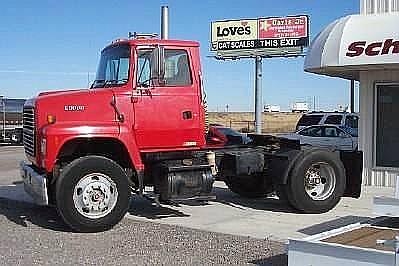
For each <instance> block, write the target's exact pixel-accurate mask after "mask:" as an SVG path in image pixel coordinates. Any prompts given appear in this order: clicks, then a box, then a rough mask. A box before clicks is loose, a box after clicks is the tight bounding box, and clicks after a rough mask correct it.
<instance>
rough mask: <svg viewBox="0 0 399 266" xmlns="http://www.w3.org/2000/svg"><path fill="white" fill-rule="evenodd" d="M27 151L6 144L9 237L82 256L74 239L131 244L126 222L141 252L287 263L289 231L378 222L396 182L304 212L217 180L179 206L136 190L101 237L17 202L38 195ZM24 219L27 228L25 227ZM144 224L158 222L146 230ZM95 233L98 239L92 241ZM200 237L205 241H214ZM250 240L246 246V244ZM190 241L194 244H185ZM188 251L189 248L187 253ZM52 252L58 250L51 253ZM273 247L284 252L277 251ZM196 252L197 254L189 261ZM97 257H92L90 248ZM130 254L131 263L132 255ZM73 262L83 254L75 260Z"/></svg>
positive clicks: (2, 192)
mask: <svg viewBox="0 0 399 266" xmlns="http://www.w3.org/2000/svg"><path fill="white" fill-rule="evenodd" d="M23 158H24V156H23V152H22V149H21V148H14V147H0V198H7V199H9V200H3V201H2V204H0V212H1V213H0V228H1V229H0V231H1V230H11V231H10V233H6V234H5V235H9V237H10V238H12V239H15V241H17V243H16V244H15V247H17V246H18V245H21V246H25V243H24V238H26V239H29V240H30V241H33V242H32V243H34V244H36V245H39V246H38V247H37V248H40V246H41V245H44V243H43V242H41V239H42V237H43V239H46V241H50V242H53V241H56V242H55V243H59V244H60V245H64V244H65V247H66V250H68V251H70V252H71V254H74V256H78V257H79V256H80V255H79V253H77V252H78V251H77V249H75V245H78V246H79V248H81V246H82V245H83V246H85V247H86V246H87V247H88V249H89V250H90V248H93V249H94V250H96V249H98V250H99V252H100V251H101V250H102V251H103V252H105V251H106V250H107V248H109V246H107V245H105V247H104V246H103V245H104V244H102V243H103V241H105V240H101V239H105V238H109V239H111V240H112V241H115V242H114V243H117V242H121V245H122V246H124V245H125V244H126V245H128V243H127V242H125V239H124V237H123V231H124V229H127V231H128V232H127V236H131V235H130V234H131V233H130V232H131V231H133V232H136V233H137V234H138V235H137V236H138V237H137V241H136V240H134V239H135V238H134V237H133V236H131V237H132V238H131V239H129V238H127V239H129V241H128V242H132V243H131V244H130V245H131V246H132V248H138V249H139V250H138V251H137V252H144V250H145V248H143V246H141V245H142V243H149V242H153V245H158V244H157V243H163V244H162V245H158V248H159V249H160V250H158V251H154V254H159V256H161V255H160V254H162V256H166V257H165V259H168V258H170V259H173V258H174V257H176V258H179V259H181V260H182V263H183V262H187V263H190V264H192V263H195V264H197V263H198V260H203V261H204V263H208V262H209V263H216V262H218V263H221V262H222V261H216V260H218V259H221V260H225V259H226V261H224V262H226V263H233V264H235V263H238V264H242V263H247V262H256V263H259V264H261V263H262V262H264V263H265V264H266V265H267V264H268V263H270V256H271V258H272V259H273V260H275V261H273V265H278V263H283V264H284V263H286V262H285V261H286V257H285V255H282V254H281V253H282V252H283V247H282V246H281V244H278V243H277V242H275V241H278V242H279V243H284V242H286V241H287V239H288V238H302V237H305V236H308V235H312V234H317V233H320V232H323V231H326V230H331V229H334V228H338V227H341V226H344V225H348V224H352V223H355V222H363V223H366V222H373V221H375V218H376V217H375V215H373V213H372V198H373V196H374V195H392V194H393V189H392V188H375V187H364V188H363V193H362V197H361V198H360V199H346V198H345V199H343V200H342V201H341V202H340V203H339V204H338V206H337V207H336V208H335V209H334V210H332V211H330V212H328V213H325V214H312V215H309V214H299V213H297V212H296V211H295V210H293V209H291V208H290V207H289V206H287V205H286V204H283V203H281V202H279V201H278V200H276V199H273V198H267V199H257V200H253V199H252V200H250V199H243V198H241V197H238V196H237V195H235V194H234V193H232V192H230V191H229V190H228V189H227V188H226V187H225V186H224V184H223V183H222V182H217V183H216V186H215V189H214V193H215V195H216V196H217V198H216V200H215V201H211V202H209V203H206V204H198V203H193V202H192V203H189V204H186V205H179V206H169V205H162V206H161V207H156V206H155V204H154V203H153V202H151V201H149V200H146V199H143V198H139V197H136V196H135V197H133V199H132V203H131V208H130V210H129V212H128V214H127V215H126V217H125V219H124V220H123V222H122V224H121V225H120V226H118V227H117V228H116V229H114V230H111V231H110V232H106V233H102V234H95V236H92V235H79V234H71V233H65V232H61V233H60V232H57V231H59V230H58V229H57V228H58V227H60V226H61V227H62V226H63V223H62V221H60V220H59V218H58V216H57V215H56V213H55V212H54V210H52V209H49V208H38V207H34V206H32V205H30V204H26V203H17V202H18V201H25V202H29V201H30V200H31V199H30V198H29V196H27V195H26V194H25V193H24V191H23V188H22V185H21V184H20V178H19V176H18V175H19V172H18V169H17V163H18V161H19V160H21V159H23ZM9 205H10V206H14V205H16V206H15V207H9V208H8V207H7V206H9ZM1 214H3V216H1ZM43 216H44V217H46V216H49V217H51V219H50V220H54V223H49V222H47V220H46V219H45V218H43ZM18 217H22V218H18ZM24 217H25V218H24ZM43 219H44V220H43ZM377 220H378V218H377ZM25 223H26V227H25V226H24V224H25ZM176 226H178V227H176ZM179 226H181V227H179ZM21 227H22V228H21ZM141 227H143V228H152V229H145V230H144V231H141ZM121 228H124V229H121ZM154 228H156V231H157V233H155V232H153V231H154ZM189 228H191V229H189ZM21 229H22V232H24V230H27V232H26V233H24V234H26V235H24V238H20V237H19V235H20V234H21V232H20V231H21ZM63 230H65V228H64V229H63ZM63 230H61V231H63ZM197 230H200V231H197ZM158 231H159V232H158ZM3 232H4V231H3ZM29 232H33V233H32V237H29V234H30V233H29ZM112 232H113V233H112ZM220 233H225V234H228V235H225V234H220ZM36 234H37V235H36ZM2 235H3V234H2ZM175 235H176V237H177V238H179V237H180V236H181V235H182V239H184V241H181V240H180V239H179V240H176V241H175V242H172V243H173V245H178V246H179V247H180V248H181V249H182V250H181V252H179V250H178V249H171V246H169V245H168V243H164V242H163V241H164V240H165V239H170V238H172V239H175ZM232 235H234V237H233V236H232ZM2 237H4V236H2ZM70 237H72V240H70V239H69V238H70ZM231 238H234V239H236V240H234V244H231V245H232V246H231V245H230V242H231V241H232V240H231ZM88 239H90V241H92V243H89V242H88V241H89V240H88ZM114 239H115V240H114ZM201 239H202V240H201ZM204 239H205V240H204ZM209 239H214V241H216V242H207V241H210V240H209ZM265 239H266V240H265ZM0 240H1V241H0V243H2V244H1V245H5V244H7V247H8V246H9V243H7V242H6V241H5V240H2V238H1V237H0ZM4 241H5V242H4ZM18 241H20V242H18ZM57 241H58V242H57ZM69 241H72V242H69ZM79 241H81V243H82V245H80V244H77V243H79ZM126 241H127V240H126ZM160 241H161V242H160ZM196 241H197V242H198V241H199V242H198V245H199V246H198V248H199V251H200V255H198V256H194V253H195V250H196V248H195V247H194V246H195V245H194V244H192V242H194V243H196ZM201 241H205V243H207V244H204V243H202V242H201ZM212 241H213V240H212ZM241 241H243V242H241ZM28 242H29V241H28ZM62 243H64V244H62ZM93 243H94V244H93ZM122 243H125V244H122ZM32 245H33V244H32ZM146 245H147V244H146ZM193 245H194V246H193ZM245 245H246V246H245ZM11 246H12V245H11ZM243 246H245V248H242V247H243ZM112 247H113V246H112ZM186 247H187V248H188V250H186ZM270 247H271V250H272V252H271V253H270V250H269V249H270ZM85 249H86V248H85ZM231 249H236V252H235V253H234V252H233V253H234V254H231V253H229V252H230V251H231ZM50 250H51V249H50ZM165 250H166V251H168V250H169V251H170V252H171V253H170V256H171V257H168V255H164V253H165V254H166V253H167V252H166V251H165ZM54 251H55V254H60V256H61V257H62V254H63V253H62V252H64V251H62V250H61V249H59V248H58V249H57V248H55V250H54ZM14 252H16V251H14ZM35 252H38V250H35ZM110 252H116V253H118V252H122V253H121V254H127V255H126V256H127V257H126V258H128V254H129V252H126V253H123V252H124V251H122V249H121V250H119V251H114V250H112V251H110ZM135 252H136V251H135ZM185 252H188V253H187V254H186V253H185ZM190 252H191V253H190ZM212 253H214V257H213V259H215V260H212V258H208V257H209V256H210V255H205V254H212ZM0 254H13V252H11V251H10V252H9V253H6V252H1V250H0ZM15 254H17V253H15ZM49 254H50V256H52V253H51V252H50V253H49ZM93 254H94V255H93V256H97V255H95V254H100V253H96V252H94V253H93ZM134 254H137V253H134ZM188 254H189V255H188ZM250 254H252V255H253V256H252V255H250ZM274 254H277V255H276V256H274ZM154 256H155V257H154V262H157V260H158V259H160V258H158V257H157V255H154ZM187 256H188V257H187ZM193 256H194V257H193ZM273 256H274V257H273ZM142 257H143V256H142ZM191 257H192V258H193V260H191V261H190V260H189V259H190V258H191ZM8 258H10V257H8ZM90 258H92V257H91V255H90ZM100 258H101V261H102V262H107V257H106V256H105V257H101V256H100ZM228 258H231V260H228ZM142 259H143V260H138V261H140V262H143V263H145V262H148V261H145V259H146V258H145V256H144V257H143V258H142ZM126 260H127V261H129V262H131V260H129V259H126ZM0 261H2V260H0ZM117 261H118V263H119V262H121V261H120V260H117ZM57 262H62V260H57ZM67 262H68V263H72V262H82V261H76V260H75V261H67ZM90 262H91V260H90Z"/></svg>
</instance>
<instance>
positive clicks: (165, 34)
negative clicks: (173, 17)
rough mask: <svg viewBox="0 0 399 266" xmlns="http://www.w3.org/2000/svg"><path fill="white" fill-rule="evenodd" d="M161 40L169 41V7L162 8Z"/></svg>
mask: <svg viewBox="0 0 399 266" xmlns="http://www.w3.org/2000/svg"><path fill="white" fill-rule="evenodd" d="M161 39H164V40H167V39H169V7H168V6H162V7H161Z"/></svg>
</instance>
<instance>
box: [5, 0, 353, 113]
mask: <svg viewBox="0 0 399 266" xmlns="http://www.w3.org/2000/svg"><path fill="white" fill-rule="evenodd" d="M165 4H167V5H169V8H170V11H169V12H170V38H173V39H187V40H197V41H199V42H200V44H201V55H202V57H201V60H202V66H203V71H204V76H205V86H206V91H207V94H208V102H209V107H210V110H211V111H216V110H219V111H222V110H224V106H225V105H226V104H228V105H229V106H230V110H232V111H249V110H253V106H254V104H253V102H254V99H253V98H254V95H253V87H254V78H253V77H254V62H253V60H248V59H246V60H240V61H217V60H215V59H213V58H210V57H207V56H209V55H210V52H209V50H208V47H209V35H210V33H209V28H210V22H211V21H214V20H223V19H238V18H257V17H267V16H286V15H297V14H308V15H310V20H311V26H310V29H311V39H312V38H313V37H315V36H316V34H317V33H318V32H319V31H321V30H322V29H323V27H325V26H326V25H328V24H329V23H330V22H332V21H333V20H335V19H337V18H339V17H342V16H345V15H348V14H354V13H358V10H359V1H358V0H349V1H315V0H301V1H294V0H279V1H275V0H274V1H269V0H246V1H235V0H230V1H228V0H218V1H210V0H202V1H192V0H171V1H152V0H147V1H133V0H118V1H114V0H107V1H104V0H97V1H74V0H69V1H66V0H58V1H55V0H36V1H33V0H2V4H1V9H2V11H1V16H0V59H1V60H0V95H6V96H7V97H10V98H28V97H32V96H34V95H36V94H37V93H38V92H40V91H48V90H56V89H64V88H83V87H87V83H88V82H87V80H88V76H87V73H88V72H89V73H91V74H90V79H94V74H93V73H95V71H96V65H97V62H98V56H99V53H100V51H101V49H102V48H103V47H104V46H105V45H107V44H108V43H110V42H111V41H112V40H113V39H116V38H118V37H127V33H128V32H129V31H138V32H146V33H147V32H159V21H160V18H159V17H160V15H159V14H160V6H161V5H165ZM303 61H304V59H303V58H297V59H293V58H291V59H268V60H264V61H263V62H264V63H263V80H262V85H263V86H262V89H263V102H264V103H265V104H266V103H268V104H277V105H280V106H281V108H282V109H283V110H288V108H289V106H290V104H291V103H292V102H295V101H309V100H311V101H313V97H316V102H317V106H319V107H320V108H322V109H325V110H331V109H334V108H336V106H337V105H338V104H344V105H347V104H348V102H349V81H346V80H342V79H337V78H329V77H323V76H317V75H313V74H308V73H305V72H304V71H303Z"/></svg>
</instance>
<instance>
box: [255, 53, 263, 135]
mask: <svg viewBox="0 0 399 266" xmlns="http://www.w3.org/2000/svg"><path fill="white" fill-rule="evenodd" d="M262 102H263V101H262V57H260V56H257V57H256V58H255V133H256V134H262Z"/></svg>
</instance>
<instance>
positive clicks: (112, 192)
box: [56, 156, 130, 232]
mask: <svg viewBox="0 0 399 266" xmlns="http://www.w3.org/2000/svg"><path fill="white" fill-rule="evenodd" d="M129 201H130V187H129V183H128V180H127V176H126V174H125V173H124V171H123V169H122V168H121V167H120V166H119V165H118V164H116V163H115V162H114V161H112V160H110V159H108V158H105V157H100V156H86V157H82V158H79V159H76V160H74V161H73V162H71V163H70V164H69V165H68V166H67V167H65V168H64V169H63V171H62V174H61V175H60V177H59V178H58V180H57V183H56V205H57V209H58V212H59V213H60V215H61V217H62V218H63V219H64V221H65V222H66V223H67V224H68V225H69V226H70V227H71V228H73V229H74V230H76V231H79V232H99V231H104V230H107V229H109V228H111V227H113V226H114V225H115V224H117V223H118V222H119V221H120V220H121V219H122V218H123V216H124V215H125V214H126V212H127V210H128V207H129Z"/></svg>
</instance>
